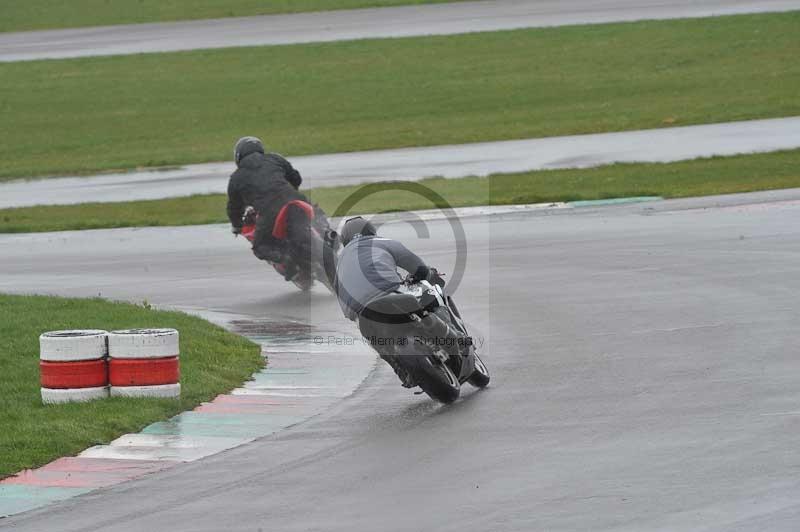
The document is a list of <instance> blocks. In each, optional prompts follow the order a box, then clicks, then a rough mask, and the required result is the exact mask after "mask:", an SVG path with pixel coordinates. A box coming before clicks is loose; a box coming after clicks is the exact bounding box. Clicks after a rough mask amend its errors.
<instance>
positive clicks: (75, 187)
mask: <svg viewBox="0 0 800 532" xmlns="http://www.w3.org/2000/svg"><path fill="white" fill-rule="evenodd" d="M798 147H800V117H789V118H771V119H765V120H746V121H740V122H725V123H719V124H702V125H696V126H683V127H669V128H661V129H645V130H639V131H619V132H615V133H597V134H593V135H570V136H563V137H548V138H538V139H522V140H507V141H499V142H475V143H472V144H459V145H449V146H428V147H417V148H402V149H395V150H373V151H362V152H351V153H334V154H327V155H307V156H301V157H291V160H292V164H293V165H294V166H295V167H296V168H297V169H298V170H299V171H300V173H301V174H302V175H303V187H304V188H306V189H308V188H312V187H330V186H337V185H356V184H360V183H374V182H379V181H387V180H416V179H422V178H425V177H432V176H441V177H448V178H454V177H466V176H473V175H478V176H485V175H490V174H494V173H505V172H525V171H529V170H543V169H552V168H587V167H591V166H599V165H603V164H612V163H615V162H660V163H666V162H673V161H681V160H686V159H694V158H697V157H711V156H715V155H720V156H721V155H735V154H739V153H760V152H769V151H775V150H786V149H794V148H798ZM233 170H234V166H233V162H227V163H210V164H194V165H189V166H184V167H181V168H178V169H171V170H150V171H143V172H129V173H122V174H107V175H98V176H91V177H61V178H52V179H39V180H30V181H27V180H16V181H10V182H6V183H0V208H8V207H24V206H30V205H48V204H50V205H63V204H74V203H85V202H89V201H93V202H97V201H99V202H105V201H112V202H113V201H132V200H145V199H159V198H168V197H180V196H189V195H192V194H213V193H216V194H224V193H225V191H226V190H227V186H228V180H227V176H228V175H230V173H231V172H232V171H233Z"/></svg>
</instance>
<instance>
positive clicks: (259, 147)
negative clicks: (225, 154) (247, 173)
mask: <svg viewBox="0 0 800 532" xmlns="http://www.w3.org/2000/svg"><path fill="white" fill-rule="evenodd" d="M251 153H264V143H263V142H261V139H260V138H258V137H242V138H240V139H239V140H237V141H236V146H234V147H233V160H234V161H236V166H239V163H240V162H241V161H242V159H244V158H245V157H247V156H248V155H250V154H251Z"/></svg>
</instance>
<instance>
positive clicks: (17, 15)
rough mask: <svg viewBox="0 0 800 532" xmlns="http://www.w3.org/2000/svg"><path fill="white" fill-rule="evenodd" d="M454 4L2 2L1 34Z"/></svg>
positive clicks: (392, 0)
mask: <svg viewBox="0 0 800 532" xmlns="http://www.w3.org/2000/svg"><path fill="white" fill-rule="evenodd" d="M453 1H456V0H193V1H192V2H188V1H186V0H70V1H65V2H54V1H52V0H4V1H3V5H2V17H0V32H4V31H26V30H43V29H51V28H75V27H81V26H100V25H108V24H135V23H140V22H167V21H174V20H197V19H205V18H223V17H247V16H251V15H272V14H275V13H299V12H303V11H324V10H329V9H354V8H361V7H387V6H396V5H404V4H435V3H442V2H453Z"/></svg>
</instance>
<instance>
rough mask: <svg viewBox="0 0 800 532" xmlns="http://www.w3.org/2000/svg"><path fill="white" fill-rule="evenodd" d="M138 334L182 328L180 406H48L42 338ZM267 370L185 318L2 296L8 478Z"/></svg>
mask: <svg viewBox="0 0 800 532" xmlns="http://www.w3.org/2000/svg"><path fill="white" fill-rule="evenodd" d="M131 327H174V328H176V329H178V331H179V332H180V334H181V373H182V375H181V386H182V394H181V399H180V400H179V401H176V400H167V399H123V398H113V399H106V400H100V401H94V402H91V403H83V404H77V403H75V404H66V405H48V406H44V405H42V402H41V397H40V393H39V334H41V333H42V332H44V331H48V330H59V329H75V328H84V329H85V328H100V329H107V330H112V329H121V328H131ZM262 365H263V358H262V357H261V354H260V348H259V347H258V346H257V345H255V344H253V343H252V342H250V341H248V340H245V339H244V338H242V337H239V336H236V335H234V334H231V333H228V332H226V331H225V330H223V329H221V328H219V327H217V326H215V325H212V324H210V323H208V322H206V321H205V320H202V319H200V318H196V317H193V316H189V315H186V314H183V313H179V312H161V311H154V310H149V309H147V308H143V307H139V306H135V305H130V304H124V303H112V302H109V301H104V300H100V299H62V298H53V297H41V296H12V295H2V294H0V375H2V379H0V478H2V477H4V476H8V475H10V474H13V473H15V472H17V471H19V470H21V469H24V468H30V467H36V466H40V465H43V464H45V463H47V462H49V461H51V460H53V459H55V458H58V457H60V456H69V455H74V454H76V453H78V452H80V451H81V450H83V449H85V448H87V447H89V446H91V445H95V444H101V443H108V442H109V441H111V440H112V439H114V438H116V437H118V436H120V435H122V434H125V433H127V432H134V431H138V430H139V429H141V428H143V427H144V426H146V425H148V424H149V423H152V422H154V421H157V420H162V419H166V418H168V417H170V416H172V415H174V414H177V413H179V412H181V411H184V410H187V409H191V408H193V407H194V406H196V405H198V404H199V403H200V402H202V401H207V400H210V399H212V398H213V397H215V396H216V395H217V394H220V393H224V392H227V391H229V390H231V389H232V388H235V387H236V386H239V385H240V384H241V383H242V382H243V381H245V380H247V379H248V378H249V377H250V375H251V374H252V373H253V372H255V371H256V370H258V369H259V368H260V367H262Z"/></svg>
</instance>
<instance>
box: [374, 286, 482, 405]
mask: <svg viewBox="0 0 800 532" xmlns="http://www.w3.org/2000/svg"><path fill="white" fill-rule="evenodd" d="M434 274H435V273H434ZM435 275H436V274H435ZM441 284H443V283H441ZM359 328H360V330H361V333H362V335H364V337H365V338H366V340H367V341H368V342H369V343H370V344H371V345H372V346H373V348H374V349H375V350H377V351H378V353H379V354H380V356H381V358H383V359H384V360H385V361H386V362H387V363H388V364H389V365H390V366H392V368H393V369H394V370H395V372H396V373H397V374H398V376H399V377H400V379H401V381H402V382H403V386H405V387H407V388H413V387H416V386H419V387H420V388H421V389H422V391H424V392H425V393H427V394H428V395H429V396H430V397H431V398H433V399H435V400H437V401H439V402H442V403H445V404H446V403H452V402H453V401H455V400H456V399H458V396H459V394H460V393H461V385H462V384H463V383H465V382H469V383H470V384H471V385H473V386H476V387H478V388H483V387H485V386H487V385H488V384H489V370H488V369H486V365H485V364H484V363H483V361H482V360H481V358H480V356H478V353H476V351H475V345H474V341H473V339H472V338H471V337H470V336H469V333H468V332H467V328H466V325H465V324H464V320H463V319H462V318H461V315H460V314H459V312H458V309H457V308H456V306H455V303H454V302H453V299H452V298H451V297H450V296H446V295H445V294H444V291H443V290H442V286H440V284H438V283H431V282H428V281H419V282H413V281H412V280H411V279H410V278H409V279H407V280H406V282H405V283H404V284H403V285H401V286H400V287H399V288H398V290H397V292H396V293H391V294H387V295H385V296H381V297H379V298H377V299H375V300H373V301H371V302H370V303H369V304H367V306H366V308H365V309H364V311H363V312H362V313H361V315H360V316H359Z"/></svg>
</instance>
